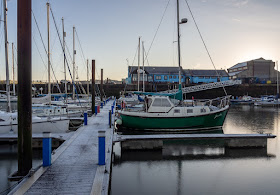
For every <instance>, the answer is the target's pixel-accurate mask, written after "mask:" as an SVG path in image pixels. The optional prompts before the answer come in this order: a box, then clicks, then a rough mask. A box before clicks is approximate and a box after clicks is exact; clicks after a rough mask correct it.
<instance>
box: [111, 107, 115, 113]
mask: <svg viewBox="0 0 280 195" xmlns="http://www.w3.org/2000/svg"><path fill="white" fill-rule="evenodd" d="M111 109H112V114H114V105H112V106H111Z"/></svg>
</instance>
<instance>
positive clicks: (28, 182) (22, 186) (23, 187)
mask: <svg viewBox="0 0 280 195" xmlns="http://www.w3.org/2000/svg"><path fill="white" fill-rule="evenodd" d="M83 130H84V127H82V128H80V129H78V130H77V131H76V132H75V134H73V135H72V136H71V138H70V139H69V140H66V141H65V142H64V143H63V144H61V146H60V147H59V148H58V149H57V150H55V151H54V154H53V155H52V163H54V162H55V160H56V159H57V158H58V157H59V156H60V155H61V154H62V153H63V152H64V151H65V149H66V148H68V146H69V145H70V144H71V143H72V142H73V141H74V140H75V139H76V138H77V136H78V135H79V134H80V133H81V132H82V131H83ZM48 168H49V167H42V165H41V167H40V168H39V169H38V170H37V171H36V172H35V173H34V174H33V175H32V176H31V177H29V178H27V179H24V180H23V181H21V182H20V183H19V184H18V185H17V187H16V188H14V189H13V190H12V191H11V192H10V193H9V194H8V195H12V194H13V195H21V194H24V193H25V192H26V191H27V190H28V189H29V188H30V187H31V186H32V185H33V184H34V183H35V182H36V181H37V180H38V179H39V178H40V177H41V175H43V174H44V172H45V171H46V170H48Z"/></svg>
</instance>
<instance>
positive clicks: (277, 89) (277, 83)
mask: <svg viewBox="0 0 280 195" xmlns="http://www.w3.org/2000/svg"><path fill="white" fill-rule="evenodd" d="M276 65H277V101H278V99H279V81H278V79H279V78H278V61H276Z"/></svg>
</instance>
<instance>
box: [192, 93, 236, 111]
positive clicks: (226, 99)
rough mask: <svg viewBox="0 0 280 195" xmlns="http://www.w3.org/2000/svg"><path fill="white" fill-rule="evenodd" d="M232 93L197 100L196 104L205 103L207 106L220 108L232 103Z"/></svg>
mask: <svg viewBox="0 0 280 195" xmlns="http://www.w3.org/2000/svg"><path fill="white" fill-rule="evenodd" d="M230 97H231V96H230V95H228V96H223V97H218V98H215V99H210V100H203V101H196V102H195V105H205V106H216V107H219V108H223V107H225V106H227V105H229V104H230Z"/></svg>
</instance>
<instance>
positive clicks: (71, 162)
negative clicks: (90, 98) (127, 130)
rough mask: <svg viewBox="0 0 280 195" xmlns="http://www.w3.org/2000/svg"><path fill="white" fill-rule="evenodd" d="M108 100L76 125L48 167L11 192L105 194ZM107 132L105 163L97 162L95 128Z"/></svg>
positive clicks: (108, 149) (109, 132)
mask: <svg viewBox="0 0 280 195" xmlns="http://www.w3.org/2000/svg"><path fill="white" fill-rule="evenodd" d="M112 103H113V101H109V102H108V103H107V104H106V105H105V106H104V107H103V109H101V110H100V113H99V114H97V116H92V117H89V118H88V125H87V126H83V127H81V128H79V129H78V130H77V131H76V132H75V133H74V135H73V136H72V137H71V138H70V139H69V140H67V141H65V142H64V143H63V144H62V145H61V146H60V147H59V148H58V149H57V150H56V151H54V152H53V153H54V154H53V155H52V165H51V166H50V167H41V168H39V169H38V170H37V171H36V172H35V173H34V174H33V175H32V176H31V177H30V178H27V179H25V180H23V181H22V182H21V183H20V184H19V185H18V186H17V187H16V188H15V189H14V190H13V191H12V192H11V194H108V189H109V179H110V172H111V170H110V166H111V153H112V138H113V129H112V128H111V129H110V128H109V124H108V113H109V109H111V105H112ZM99 130H105V131H106V165H104V166H100V165H98V131H99Z"/></svg>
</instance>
